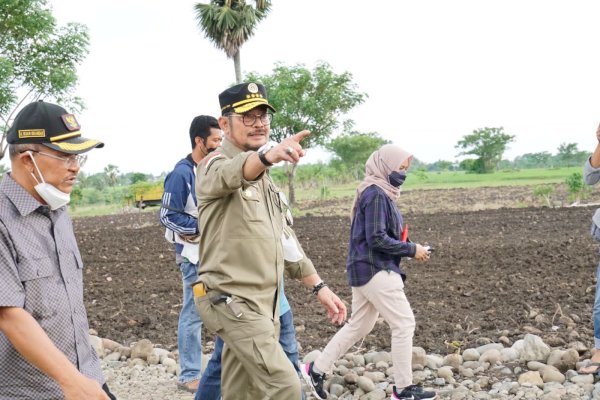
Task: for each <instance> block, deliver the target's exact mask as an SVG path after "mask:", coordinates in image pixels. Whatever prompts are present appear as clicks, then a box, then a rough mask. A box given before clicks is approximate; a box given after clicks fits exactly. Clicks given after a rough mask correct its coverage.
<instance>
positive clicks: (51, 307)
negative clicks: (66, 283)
mask: <svg viewBox="0 0 600 400" xmlns="http://www.w3.org/2000/svg"><path fill="white" fill-rule="evenodd" d="M17 268H18V270H19V276H20V278H21V282H22V284H23V287H24V289H25V306H24V308H25V310H27V311H28V312H29V313H31V315H33V317H34V318H36V319H45V318H49V317H51V316H53V315H55V314H56V313H57V310H58V308H59V307H60V305H59V304H57V303H58V292H59V290H60V284H59V283H60V282H59V281H60V280H61V279H62V278H61V277H60V274H58V271H57V268H56V267H55V266H54V265H53V264H52V261H51V260H50V259H48V258H47V257H44V258H32V259H23V260H21V261H20V262H19V263H18V264H17Z"/></svg>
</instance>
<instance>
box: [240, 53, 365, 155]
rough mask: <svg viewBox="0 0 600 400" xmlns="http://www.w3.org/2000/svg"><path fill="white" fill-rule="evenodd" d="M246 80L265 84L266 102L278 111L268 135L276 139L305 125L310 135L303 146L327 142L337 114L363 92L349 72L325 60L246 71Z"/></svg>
mask: <svg viewBox="0 0 600 400" xmlns="http://www.w3.org/2000/svg"><path fill="white" fill-rule="evenodd" d="M248 80H252V81H255V82H261V83H262V84H264V85H265V86H266V88H267V92H268V94H269V103H270V104H272V105H273V107H275V109H276V110H277V113H276V114H275V116H274V118H273V122H272V123H271V139H273V140H275V141H276V142H280V141H282V140H283V139H284V138H286V137H288V136H291V135H293V134H295V133H298V132H300V131H302V130H304V129H308V130H309V131H311V135H310V136H309V137H307V138H306V139H304V142H302V146H303V147H304V148H310V147H313V146H315V145H323V144H325V143H327V141H328V139H329V137H331V135H332V134H333V133H334V132H335V130H336V129H337V128H338V127H339V118H340V116H341V115H343V114H345V113H347V112H348V111H350V110H351V109H352V108H354V107H355V106H357V105H359V104H361V103H362V102H363V101H364V100H365V97H366V94H364V93H360V92H358V91H357V87H356V84H354V83H353V82H352V74H351V73H349V72H344V73H342V74H336V73H335V72H333V70H332V69H331V66H330V65H329V64H327V63H325V62H321V63H319V64H317V66H316V67H315V68H314V69H313V70H312V71H310V70H308V69H307V68H306V67H304V66H303V65H301V64H297V65H294V66H289V67H288V66H285V65H283V64H277V65H276V66H275V68H274V69H273V72H272V73H271V74H269V75H259V74H257V73H254V72H253V73H249V74H248Z"/></svg>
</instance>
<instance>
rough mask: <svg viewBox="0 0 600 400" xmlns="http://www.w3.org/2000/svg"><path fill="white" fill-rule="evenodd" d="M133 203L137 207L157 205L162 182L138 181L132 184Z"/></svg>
mask: <svg viewBox="0 0 600 400" xmlns="http://www.w3.org/2000/svg"><path fill="white" fill-rule="evenodd" d="M132 189H133V199H134V204H135V206H136V207H137V208H141V209H144V208H146V207H152V206H159V205H160V203H161V202H162V196H163V192H164V187H163V183H162V182H160V183H158V184H148V183H145V182H144V183H139V184H136V185H133V186H132Z"/></svg>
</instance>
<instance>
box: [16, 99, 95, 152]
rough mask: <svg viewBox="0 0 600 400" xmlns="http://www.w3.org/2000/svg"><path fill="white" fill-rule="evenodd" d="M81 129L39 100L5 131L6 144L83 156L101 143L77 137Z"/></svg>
mask: <svg viewBox="0 0 600 400" xmlns="http://www.w3.org/2000/svg"><path fill="white" fill-rule="evenodd" d="M80 129H81V126H80V125H79V123H78V122H77V119H76V118H75V116H74V115H73V114H70V113H68V112H67V110H65V109H64V108H62V107H61V106H59V105H56V104H51V103H46V102H45V101H43V100H40V101H36V102H33V103H29V104H28V105H26V106H25V107H23V109H22V110H21V111H19V113H18V114H17V117H16V118H15V120H14V122H13V124H12V126H11V127H10V129H9V130H8V134H7V137H6V141H7V142H8V143H10V144H25V143H40V144H43V145H44V146H47V147H50V148H51V149H54V150H57V151H62V152H63V153H67V154H80V153H85V152H86V151H89V150H91V149H93V148H95V147H104V143H102V142H100V141H98V140H94V139H87V138H84V137H82V136H81V131H80Z"/></svg>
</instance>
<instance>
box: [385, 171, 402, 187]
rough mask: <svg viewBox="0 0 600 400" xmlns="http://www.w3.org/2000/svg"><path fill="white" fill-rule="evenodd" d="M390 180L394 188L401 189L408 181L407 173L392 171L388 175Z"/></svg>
mask: <svg viewBox="0 0 600 400" xmlns="http://www.w3.org/2000/svg"><path fill="white" fill-rule="evenodd" d="M388 180H389V181H390V185H392V186H393V187H400V185H402V184H403V183H404V181H405V180H406V172H400V171H392V172H391V173H390V174H389V175H388Z"/></svg>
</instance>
